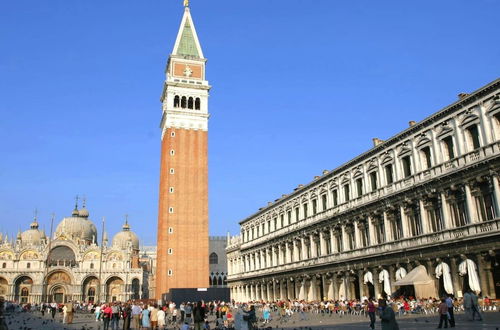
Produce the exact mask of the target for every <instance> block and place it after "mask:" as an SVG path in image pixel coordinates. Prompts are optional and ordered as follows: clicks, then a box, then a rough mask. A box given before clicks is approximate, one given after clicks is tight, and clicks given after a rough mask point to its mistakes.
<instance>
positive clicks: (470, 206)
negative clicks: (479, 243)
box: [464, 183, 479, 223]
mask: <svg viewBox="0 0 500 330" xmlns="http://www.w3.org/2000/svg"><path fill="white" fill-rule="evenodd" d="M464 190H465V204H466V205H467V216H468V217H469V221H470V223H476V222H479V217H477V216H476V208H475V207H474V200H473V197H472V194H471V192H470V185H469V184H468V183H466V184H464Z"/></svg>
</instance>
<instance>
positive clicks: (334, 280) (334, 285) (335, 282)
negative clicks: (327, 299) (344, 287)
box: [332, 274, 340, 299]
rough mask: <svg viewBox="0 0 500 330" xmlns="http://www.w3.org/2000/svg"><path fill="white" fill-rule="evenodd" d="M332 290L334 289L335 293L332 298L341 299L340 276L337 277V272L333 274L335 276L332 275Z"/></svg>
mask: <svg viewBox="0 0 500 330" xmlns="http://www.w3.org/2000/svg"><path fill="white" fill-rule="evenodd" d="M332 290H333V294H332V299H339V298H340V297H339V283H338V278H337V274H333V277H332Z"/></svg>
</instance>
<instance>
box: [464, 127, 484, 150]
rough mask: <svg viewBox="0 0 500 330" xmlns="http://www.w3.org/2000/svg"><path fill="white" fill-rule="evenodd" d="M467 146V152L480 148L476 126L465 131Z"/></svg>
mask: <svg viewBox="0 0 500 330" xmlns="http://www.w3.org/2000/svg"><path fill="white" fill-rule="evenodd" d="M465 132H466V139H467V145H468V146H469V151H472V150H474V149H477V148H479V147H480V146H481V144H480V142H479V131H478V129H477V125H475V124H474V125H471V126H469V127H467V128H466V129H465Z"/></svg>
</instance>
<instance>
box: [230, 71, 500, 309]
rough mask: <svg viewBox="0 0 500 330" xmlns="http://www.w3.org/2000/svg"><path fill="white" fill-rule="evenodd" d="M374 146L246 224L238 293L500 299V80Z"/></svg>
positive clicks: (238, 245) (249, 296)
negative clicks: (471, 294)
mask: <svg viewBox="0 0 500 330" xmlns="http://www.w3.org/2000/svg"><path fill="white" fill-rule="evenodd" d="M373 142H374V147H373V148H372V149H370V150H368V151H367V152H365V153H363V154H361V155H359V156H358V157H356V158H354V159H352V160H350V161H348V162H347V163H345V164H343V165H341V166H339V167H338V168H336V169H334V170H331V171H328V170H325V171H323V174H322V175H321V176H316V177H314V180H313V181H312V182H310V183H309V184H307V185H299V186H298V187H297V188H296V189H295V190H294V191H293V192H292V193H290V194H288V195H283V196H282V197H281V198H279V199H277V200H276V201H274V202H272V203H269V204H268V205H267V206H266V207H264V208H261V209H259V211H258V212H256V213H255V214H253V215H251V216H249V217H248V218H246V219H244V220H242V221H241V222H240V228H241V233H240V234H239V235H237V236H234V237H231V238H230V240H229V243H228V247H227V249H226V252H227V258H228V271H229V276H228V286H229V287H230V290H231V296H232V299H235V300H236V301H249V300H257V299H263V300H274V299H305V300H319V299H355V298H358V299H359V298H362V297H369V296H372V297H379V296H385V295H391V294H394V293H397V294H408V295H411V294H413V295H414V296H418V293H420V292H421V291H419V288H418V286H417V285H413V286H412V285H400V284H399V283H404V281H403V282H399V281H402V280H403V279H404V278H405V277H406V276H407V274H409V273H410V272H414V275H415V276H411V277H409V278H413V277H416V278H419V277H420V278H421V280H422V281H424V280H425V281H427V282H429V283H431V284H430V286H429V288H428V290H427V291H426V292H427V293H429V292H430V293H431V294H432V295H433V296H435V297H438V296H440V295H442V294H444V293H452V294H454V295H456V296H461V295H462V294H463V292H464V291H465V290H469V289H470V290H473V291H476V292H478V293H481V294H482V295H484V296H488V297H497V298H498V297H500V291H499V289H500V268H499V261H500V260H499V259H500V258H499V256H498V254H499V252H500V243H499V242H500V219H499V217H498V215H499V212H500V185H499V181H498V180H499V175H500V80H496V81H493V82H491V83H490V84H488V85H486V86H484V87H482V88H480V89H479V90H477V91H475V92H473V93H471V94H460V95H459V100H458V101H456V102H455V103H453V104H451V105H449V106H447V107H445V108H444V109H441V110H440V111H438V112H436V113H434V114H432V115H431V116H429V117H427V118H426V119H424V120H422V121H421V122H418V123H416V122H413V121H412V122H410V127H408V128H407V129H406V130H404V131H402V132H400V133H399V134H397V135H396V136H394V137H391V138H390V139H388V140H385V141H384V140H380V139H373ZM429 290H430V291H429Z"/></svg>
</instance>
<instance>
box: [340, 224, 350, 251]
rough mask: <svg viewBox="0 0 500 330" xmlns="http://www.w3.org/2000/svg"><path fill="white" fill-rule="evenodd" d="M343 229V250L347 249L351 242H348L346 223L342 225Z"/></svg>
mask: <svg viewBox="0 0 500 330" xmlns="http://www.w3.org/2000/svg"><path fill="white" fill-rule="evenodd" d="M341 229H342V251H347V250H348V248H347V247H348V246H349V244H347V234H346V230H345V225H342V226H341Z"/></svg>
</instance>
